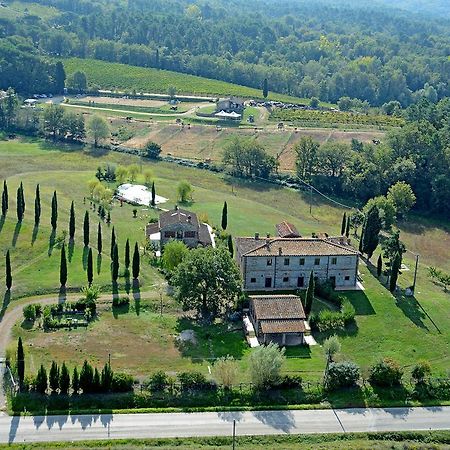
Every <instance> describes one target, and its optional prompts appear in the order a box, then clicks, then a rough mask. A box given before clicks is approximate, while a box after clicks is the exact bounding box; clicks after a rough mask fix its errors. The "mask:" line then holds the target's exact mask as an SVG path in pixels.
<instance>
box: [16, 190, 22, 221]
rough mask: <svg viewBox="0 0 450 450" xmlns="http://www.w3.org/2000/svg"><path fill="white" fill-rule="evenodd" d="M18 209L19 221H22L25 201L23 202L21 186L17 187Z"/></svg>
mask: <svg viewBox="0 0 450 450" xmlns="http://www.w3.org/2000/svg"><path fill="white" fill-rule="evenodd" d="M16 203H17V204H16V209H17V220H18V221H19V222H22V220H23V202H22V191H21V189H20V187H19V188H17V202H16Z"/></svg>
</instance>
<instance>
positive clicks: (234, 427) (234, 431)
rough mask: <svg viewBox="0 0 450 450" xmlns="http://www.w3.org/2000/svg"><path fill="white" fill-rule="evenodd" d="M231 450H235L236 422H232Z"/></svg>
mask: <svg viewBox="0 0 450 450" xmlns="http://www.w3.org/2000/svg"><path fill="white" fill-rule="evenodd" d="M233 450H236V421H235V420H233Z"/></svg>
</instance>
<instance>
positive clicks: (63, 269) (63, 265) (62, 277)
mask: <svg viewBox="0 0 450 450" xmlns="http://www.w3.org/2000/svg"><path fill="white" fill-rule="evenodd" d="M59 282H60V283H61V286H65V285H66V283H67V259H66V246H65V245H64V243H63V245H62V247H61V261H60V264H59Z"/></svg>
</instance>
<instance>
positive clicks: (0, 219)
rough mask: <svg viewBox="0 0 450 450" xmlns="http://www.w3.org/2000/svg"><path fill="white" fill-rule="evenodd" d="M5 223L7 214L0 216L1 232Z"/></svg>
mask: <svg viewBox="0 0 450 450" xmlns="http://www.w3.org/2000/svg"><path fill="white" fill-rule="evenodd" d="M4 224H5V216H3V215H2V216H0V233H1V232H2V229H3V225H4Z"/></svg>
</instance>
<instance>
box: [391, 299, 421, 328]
mask: <svg viewBox="0 0 450 450" xmlns="http://www.w3.org/2000/svg"><path fill="white" fill-rule="evenodd" d="M395 305H396V306H397V307H398V308H399V309H400V310H401V311H402V312H403V314H404V315H405V316H406V317H407V318H408V319H409V320H410V321H411V322H412V323H413V324H414V325H416V326H417V327H420V328H423V329H425V330H427V331H429V329H428V327H427V326H426V325H425V323H424V320H425V318H426V317H427V316H426V314H425V312H424V310H423V309H422V308H421V306H420V304H419V302H418V301H417V300H416V298H415V297H405V296H403V295H397V296H396V297H395Z"/></svg>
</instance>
